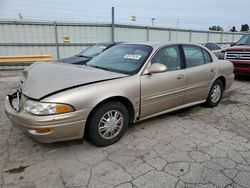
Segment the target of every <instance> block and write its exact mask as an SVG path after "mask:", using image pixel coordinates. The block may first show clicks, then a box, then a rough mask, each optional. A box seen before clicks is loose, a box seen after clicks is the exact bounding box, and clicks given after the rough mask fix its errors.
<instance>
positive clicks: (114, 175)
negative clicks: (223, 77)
mask: <svg viewBox="0 0 250 188" xmlns="http://www.w3.org/2000/svg"><path fill="white" fill-rule="evenodd" d="M18 74H19V72H14V73H13V72H11V73H9V72H0V96H1V109H0V187H3V188H7V187H24V188H33V187H46V188H55V187H70V188H71V187H75V188H77V187H117V188H130V187H154V188H156V187H157V188H158V187H170V188H171V187H175V188H182V187H200V188H210V187H211V188H212V187H226V188H232V187H235V188H242V187H245V188H249V187H250V141H249V139H250V78H240V79H236V81H235V83H234V84H233V86H232V88H231V89H230V90H229V91H227V92H226V93H224V97H223V99H222V101H221V103H220V104H219V106H218V107H216V108H212V109H210V108H205V107H202V106H194V107H191V108H188V109H183V110H180V111H177V112H174V113H170V114H166V115H162V116H159V117H156V118H152V119H149V120H146V121H143V122H140V123H137V124H135V125H132V126H131V127H130V128H129V129H128V130H127V132H126V134H125V135H124V137H123V138H122V139H121V140H120V141H119V142H118V143H116V144H114V145H112V146H109V147H105V148H98V147H95V146H93V145H92V144H90V143H88V142H87V141H84V142H83V143H82V142H81V141H79V140H76V141H69V142H61V143H53V144H41V143H38V142H36V141H34V140H33V139H31V138H30V137H28V136H27V135H25V134H24V133H23V132H22V131H20V130H18V129H17V128H15V127H13V126H12V125H11V124H10V122H9V120H8V119H7V117H6V115H5V112H4V99H5V96H6V95H7V94H8V93H11V92H13V91H15V88H16V86H17V83H18V80H19V79H18V77H17V75H18Z"/></svg>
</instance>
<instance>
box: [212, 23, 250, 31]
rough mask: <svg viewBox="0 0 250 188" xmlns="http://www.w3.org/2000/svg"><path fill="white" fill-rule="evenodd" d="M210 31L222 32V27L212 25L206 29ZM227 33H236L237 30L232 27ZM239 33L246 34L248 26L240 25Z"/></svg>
mask: <svg viewBox="0 0 250 188" xmlns="http://www.w3.org/2000/svg"><path fill="white" fill-rule="evenodd" d="M208 29H209V30H211V31H224V29H223V27H221V26H219V25H213V26H211V27H209V28H208ZM229 31H231V32H237V29H236V27H235V26H233V27H232V28H231V29H230V30H229ZM240 31H241V32H248V31H249V25H248V24H242V25H241V28H240Z"/></svg>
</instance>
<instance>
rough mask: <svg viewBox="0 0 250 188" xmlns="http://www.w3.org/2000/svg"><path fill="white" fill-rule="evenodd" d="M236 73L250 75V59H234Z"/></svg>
mask: <svg viewBox="0 0 250 188" xmlns="http://www.w3.org/2000/svg"><path fill="white" fill-rule="evenodd" d="M232 63H233V64H234V73H235V74H245V75H250V61H232Z"/></svg>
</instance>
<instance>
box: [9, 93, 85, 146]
mask: <svg viewBox="0 0 250 188" xmlns="http://www.w3.org/2000/svg"><path fill="white" fill-rule="evenodd" d="M5 112H6V114H7V116H8V118H9V119H10V121H11V122H12V124H13V125H14V126H16V127H18V128H20V129H21V130H23V131H24V132H25V133H27V134H29V135H30V136H32V137H33V138H34V139H35V140H38V141H39V142H43V143H51V142H57V141H65V140H73V139H80V138H83V135H84V129H85V123H86V119H87V118H85V117H87V114H88V110H79V111H74V112H70V113H64V114H57V115H47V116H36V115H32V114H30V113H28V112H26V111H24V110H20V112H17V111H16V110H15V109H14V108H13V107H12V105H11V104H10V100H9V96H7V97H6V99H5ZM36 128H51V129H52V131H50V132H46V133H38V132H36V131H35V129H36Z"/></svg>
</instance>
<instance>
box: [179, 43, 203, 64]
mask: <svg viewBox="0 0 250 188" xmlns="http://www.w3.org/2000/svg"><path fill="white" fill-rule="evenodd" d="M183 50H184V54H185V58H186V67H187V68H190V67H196V66H199V65H203V64H204V63H205V61H204V57H203V53H202V51H201V48H200V47H197V46H188V45H184V46H183Z"/></svg>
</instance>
